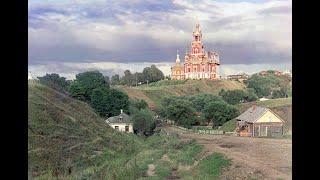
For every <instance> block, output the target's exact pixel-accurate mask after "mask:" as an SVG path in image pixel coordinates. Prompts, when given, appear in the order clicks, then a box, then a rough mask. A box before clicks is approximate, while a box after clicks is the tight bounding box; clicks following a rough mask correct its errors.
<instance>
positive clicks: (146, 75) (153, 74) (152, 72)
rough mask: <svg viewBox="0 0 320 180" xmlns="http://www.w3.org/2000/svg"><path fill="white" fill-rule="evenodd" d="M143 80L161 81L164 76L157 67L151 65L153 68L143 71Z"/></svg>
mask: <svg viewBox="0 0 320 180" xmlns="http://www.w3.org/2000/svg"><path fill="white" fill-rule="evenodd" d="M142 74H143V79H144V80H145V81H147V80H148V81H149V82H156V81H160V80H162V79H163V78H164V75H163V73H162V71H161V70H160V69H158V68H157V67H156V66H155V65H151V67H146V68H144V69H143V71H142Z"/></svg>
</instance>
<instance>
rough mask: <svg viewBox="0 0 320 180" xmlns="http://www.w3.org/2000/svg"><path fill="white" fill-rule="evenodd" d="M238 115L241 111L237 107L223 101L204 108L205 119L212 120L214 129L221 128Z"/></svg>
mask: <svg viewBox="0 0 320 180" xmlns="http://www.w3.org/2000/svg"><path fill="white" fill-rule="evenodd" d="M238 115H239V111H238V109H237V108H236V107H235V106H233V105H229V104H227V103H226V102H223V101H216V102H211V103H209V104H207V105H206V106H205V108H204V117H205V118H207V119H209V120H212V122H213V126H214V127H215V126H220V125H222V124H224V123H225V122H227V121H229V120H231V119H233V118H235V117H237V116H238Z"/></svg>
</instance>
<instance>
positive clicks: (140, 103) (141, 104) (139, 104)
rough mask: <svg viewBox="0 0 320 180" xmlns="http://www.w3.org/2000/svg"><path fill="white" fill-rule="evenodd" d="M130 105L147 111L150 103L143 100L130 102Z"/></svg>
mask: <svg viewBox="0 0 320 180" xmlns="http://www.w3.org/2000/svg"><path fill="white" fill-rule="evenodd" d="M130 104H131V105H132V106H134V107H135V108H137V109H138V110H141V109H146V108H147V107H148V103H147V102H146V101H145V100H143V99H133V100H131V101H130Z"/></svg>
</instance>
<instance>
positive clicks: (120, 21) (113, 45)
mask: <svg viewBox="0 0 320 180" xmlns="http://www.w3.org/2000/svg"><path fill="white" fill-rule="evenodd" d="M130 3H133V2H132V1H130ZM148 3H150V2H144V4H143V3H141V1H135V2H134V3H133V4H129V3H124V2H115V3H114V4H113V5H111V4H110V3H105V1H94V2H92V1H91V2H90V1H79V2H74V3H71V5H70V6H66V7H65V6H63V5H61V4H59V6H58V5H57V6H58V7H60V9H61V10H64V11H66V12H67V13H59V12H47V13H39V14H36V13H35V14H32V15H34V16H36V18H33V19H31V20H30V21H31V22H34V23H36V24H39V26H40V27H37V26H36V27H34V25H32V26H30V27H29V36H28V37H29V39H28V40H29V48H30V54H31V55H33V56H32V57H33V58H34V57H36V58H37V59H41V56H43V57H44V58H43V59H50V56H51V54H50V52H54V53H52V54H53V55H56V54H57V52H55V51H54V49H57V48H58V47H66V48H64V50H65V51H67V52H68V49H67V48H69V47H73V48H74V47H84V48H87V49H88V54H89V51H92V50H94V52H92V54H97V52H104V53H106V54H114V55H110V56H112V58H111V59H113V61H115V60H119V59H121V61H136V62H138V61H139V58H137V57H140V59H143V60H145V61H149V62H150V61H155V59H164V56H165V58H166V59H167V60H168V61H169V59H168V55H167V54H168V53H169V52H168V49H169V48H179V49H180V50H182V51H184V50H185V48H186V47H187V46H189V43H190V41H191V32H192V28H193V24H194V20H195V19H194V18H195V16H197V17H198V18H199V21H200V23H201V26H202V29H203V33H204V34H203V36H204V43H205V45H206V44H211V46H212V45H217V44H219V45H224V46H230V45H233V44H238V45H239V48H241V46H245V45H247V44H253V45H254V46H253V47H252V49H251V51H243V52H242V53H243V54H250V53H252V54H286V55H287V56H288V57H290V56H291V49H292V48H291V46H292V42H291V41H292V15H291V13H290V12H287V11H284V12H283V13H281V8H283V7H289V9H290V8H291V6H292V3H291V1H290V0H285V1H266V2H264V3H250V2H220V1H209V0H203V1H199V2H198V1H197V2H194V1H186V0H175V1H173V5H170V6H177V7H180V8H182V9H179V8H175V9H173V10H170V11H169V10H168V11H166V10H164V11H153V10H152V9H150V10H148V9H147V10H144V11H140V12H135V11H134V9H132V8H131V9H130V8H128V7H131V6H132V7H135V5H137V6H138V7H137V8H140V6H143V5H145V4H146V5H148ZM195 3H197V5H195ZM140 4H142V5H140ZM159 4H160V2H159ZM31 7H32V6H30V5H29V9H30V8H31ZM146 7H147V6H146ZM146 7H145V6H143V8H146ZM77 8H78V10H77ZM81 8H83V9H81ZM90 8H92V9H93V11H94V12H96V13H98V14H99V13H101V14H103V13H106V14H107V15H106V16H103V17H98V15H96V16H97V17H90V15H89V14H90V11H88V12H87V11H84V10H87V9H90ZM126 8H127V9H126ZM279 8H280V13H279ZM114 9H115V10H114ZM275 9H276V10H277V11H275ZM125 10H127V11H126V12H124V11H125ZM109 11H110V12H109ZM113 11H115V12H113ZM273 11H275V12H274V13H272V12H273ZM266 12H268V13H266ZM108 13H110V16H108ZM112 13H114V14H113V15H114V17H113V16H112V15H111V14H112ZM29 24H30V22H29ZM211 46H210V48H216V47H211ZM208 48H209V47H208ZM247 49H248V48H247ZM175 50H176V49H172V50H171V51H172V52H175ZM207 50H210V49H207ZM217 50H219V49H217ZM73 51H74V52H73ZM81 51H82V50H81ZM95 51H96V52H95ZM153 51H158V52H160V53H153ZM171 51H170V52H171ZM41 52H46V53H41ZM69 52H70V54H71V55H73V56H76V55H77V53H78V52H77V51H75V50H74V49H73V50H69ZM124 53H127V54H129V53H131V54H133V55H131V54H130V55H128V56H126V58H119V56H121V55H123V54H124ZM222 53H223V54H230V53H233V51H232V50H230V51H228V49H225V50H224V52H222ZM238 53H239V52H238ZM64 54H67V53H66V52H61V55H60V56H59V57H61V59H63V58H64ZM147 54H155V55H148V56H147ZM239 55H241V54H237V55H236V56H239ZM172 56H174V54H173V55H172ZM76 57H77V56H76ZM106 58H110V57H106ZM239 58H241V57H240V56H239ZM56 59H57V58H56V56H53V57H52V58H51V60H53V61H55V60H56ZM74 59H76V58H73V59H72V60H71V58H68V56H67V55H65V59H63V60H64V61H76V60H74ZM85 59H88V58H87V57H86V58H85ZM125 59H126V60H125ZM260 59H264V60H263V61H265V63H274V62H271V61H275V60H272V59H271V58H269V57H260ZM279 59H280V60H281V61H286V62H290V61H291V59H281V58H279ZM78 61H83V59H81V60H80V59H79V60H78ZM92 61H93V62H94V61H97V60H96V59H94V58H92ZM223 61H224V59H222V60H221V62H222V63H223ZM225 61H226V62H228V63H230V62H231V63H232V62H233V63H239V61H236V60H235V59H230V58H229V59H225ZM241 61H242V62H243V63H245V62H244V61H246V59H245V58H243V59H242V60H241ZM253 61H255V63H261V61H260V60H258V59H256V60H253ZM30 62H33V59H30Z"/></svg>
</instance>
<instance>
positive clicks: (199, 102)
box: [186, 94, 223, 112]
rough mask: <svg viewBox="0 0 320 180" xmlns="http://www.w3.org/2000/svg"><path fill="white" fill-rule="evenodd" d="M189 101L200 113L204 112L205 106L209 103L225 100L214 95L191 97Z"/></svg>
mask: <svg viewBox="0 0 320 180" xmlns="http://www.w3.org/2000/svg"><path fill="white" fill-rule="evenodd" d="M186 98H188V97H186ZM188 100H190V101H191V103H192V104H193V107H194V108H195V109H196V110H197V111H198V112H200V111H202V110H203V109H204V106H205V105H206V104H208V103H209V102H214V101H223V99H222V98H221V97H220V96H216V95H213V94H196V95H193V96H190V97H189V98H188Z"/></svg>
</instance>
